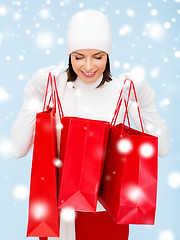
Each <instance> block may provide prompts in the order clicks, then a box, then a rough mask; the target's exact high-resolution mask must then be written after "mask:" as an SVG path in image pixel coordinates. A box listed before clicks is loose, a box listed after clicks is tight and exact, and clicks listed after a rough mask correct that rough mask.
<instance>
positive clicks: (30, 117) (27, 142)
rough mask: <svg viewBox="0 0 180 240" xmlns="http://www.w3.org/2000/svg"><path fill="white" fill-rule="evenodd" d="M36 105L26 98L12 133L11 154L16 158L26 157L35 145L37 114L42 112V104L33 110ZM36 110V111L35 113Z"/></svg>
mask: <svg viewBox="0 0 180 240" xmlns="http://www.w3.org/2000/svg"><path fill="white" fill-rule="evenodd" d="M33 104H34V103H32V102H31V101H30V100H29V99H27V98H25V99H24V102H23V105H22V107H21V109H20V112H19V114H18V116H17V118H16V121H15V123H14V125H13V127H12V130H11V133H10V146H11V147H10V153H11V154H12V156H13V157H15V158H21V157H24V156H25V155H26V154H27V153H28V152H29V151H30V149H31V147H32V145H33V137H34V130H35V122H36V113H37V112H40V111H42V104H41V103H40V104H39V105H38V106H36V109H32V108H33V106H32V105H33ZM35 110H36V111H35Z"/></svg>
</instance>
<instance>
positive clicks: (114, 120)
mask: <svg viewBox="0 0 180 240" xmlns="http://www.w3.org/2000/svg"><path fill="white" fill-rule="evenodd" d="M127 80H128V81H130V87H129V93H128V99H127V104H125V105H126V109H125V114H124V119H123V127H122V130H123V128H124V124H125V119H126V115H127V116H128V110H127V109H128V105H129V98H130V93H131V88H133V92H134V97H135V100H136V106H137V110H138V115H139V120H140V125H141V129H142V132H143V133H144V127H143V124H142V118H141V114H140V109H139V104H138V100H137V95H136V90H135V86H134V83H133V81H131V80H129V79H125V80H124V83H123V87H122V89H121V92H120V96H119V99H118V103H117V106H116V109H115V113H114V117H113V119H112V122H111V124H112V126H114V125H115V123H116V120H117V116H118V114H119V110H120V106H121V102H122V100H121V99H122V98H121V97H122V92H123V89H124V85H125V83H126V81H127Z"/></svg>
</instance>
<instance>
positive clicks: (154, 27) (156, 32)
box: [146, 22, 165, 41]
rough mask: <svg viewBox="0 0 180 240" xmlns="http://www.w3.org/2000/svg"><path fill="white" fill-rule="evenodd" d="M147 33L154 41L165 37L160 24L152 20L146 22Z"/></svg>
mask: <svg viewBox="0 0 180 240" xmlns="http://www.w3.org/2000/svg"><path fill="white" fill-rule="evenodd" d="M146 27H147V34H148V36H149V37H150V38H151V39H153V40H155V41H162V40H163V39H164V37H165V32H164V29H163V27H162V25H161V24H159V23H157V22H154V23H151V24H147V25H146Z"/></svg>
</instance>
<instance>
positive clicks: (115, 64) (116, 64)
mask: <svg viewBox="0 0 180 240" xmlns="http://www.w3.org/2000/svg"><path fill="white" fill-rule="evenodd" d="M113 66H114V67H115V68H118V67H120V62H119V61H118V60H116V61H114V63H113Z"/></svg>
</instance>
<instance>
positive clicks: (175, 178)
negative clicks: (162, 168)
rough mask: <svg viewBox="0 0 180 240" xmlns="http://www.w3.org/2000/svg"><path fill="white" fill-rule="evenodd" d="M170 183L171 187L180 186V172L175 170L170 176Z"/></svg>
mask: <svg viewBox="0 0 180 240" xmlns="http://www.w3.org/2000/svg"><path fill="white" fill-rule="evenodd" d="M168 184H169V186H170V187H171V188H174V189H176V188H179V187H180V172H177V171H174V172H172V173H170V174H169V176H168Z"/></svg>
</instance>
